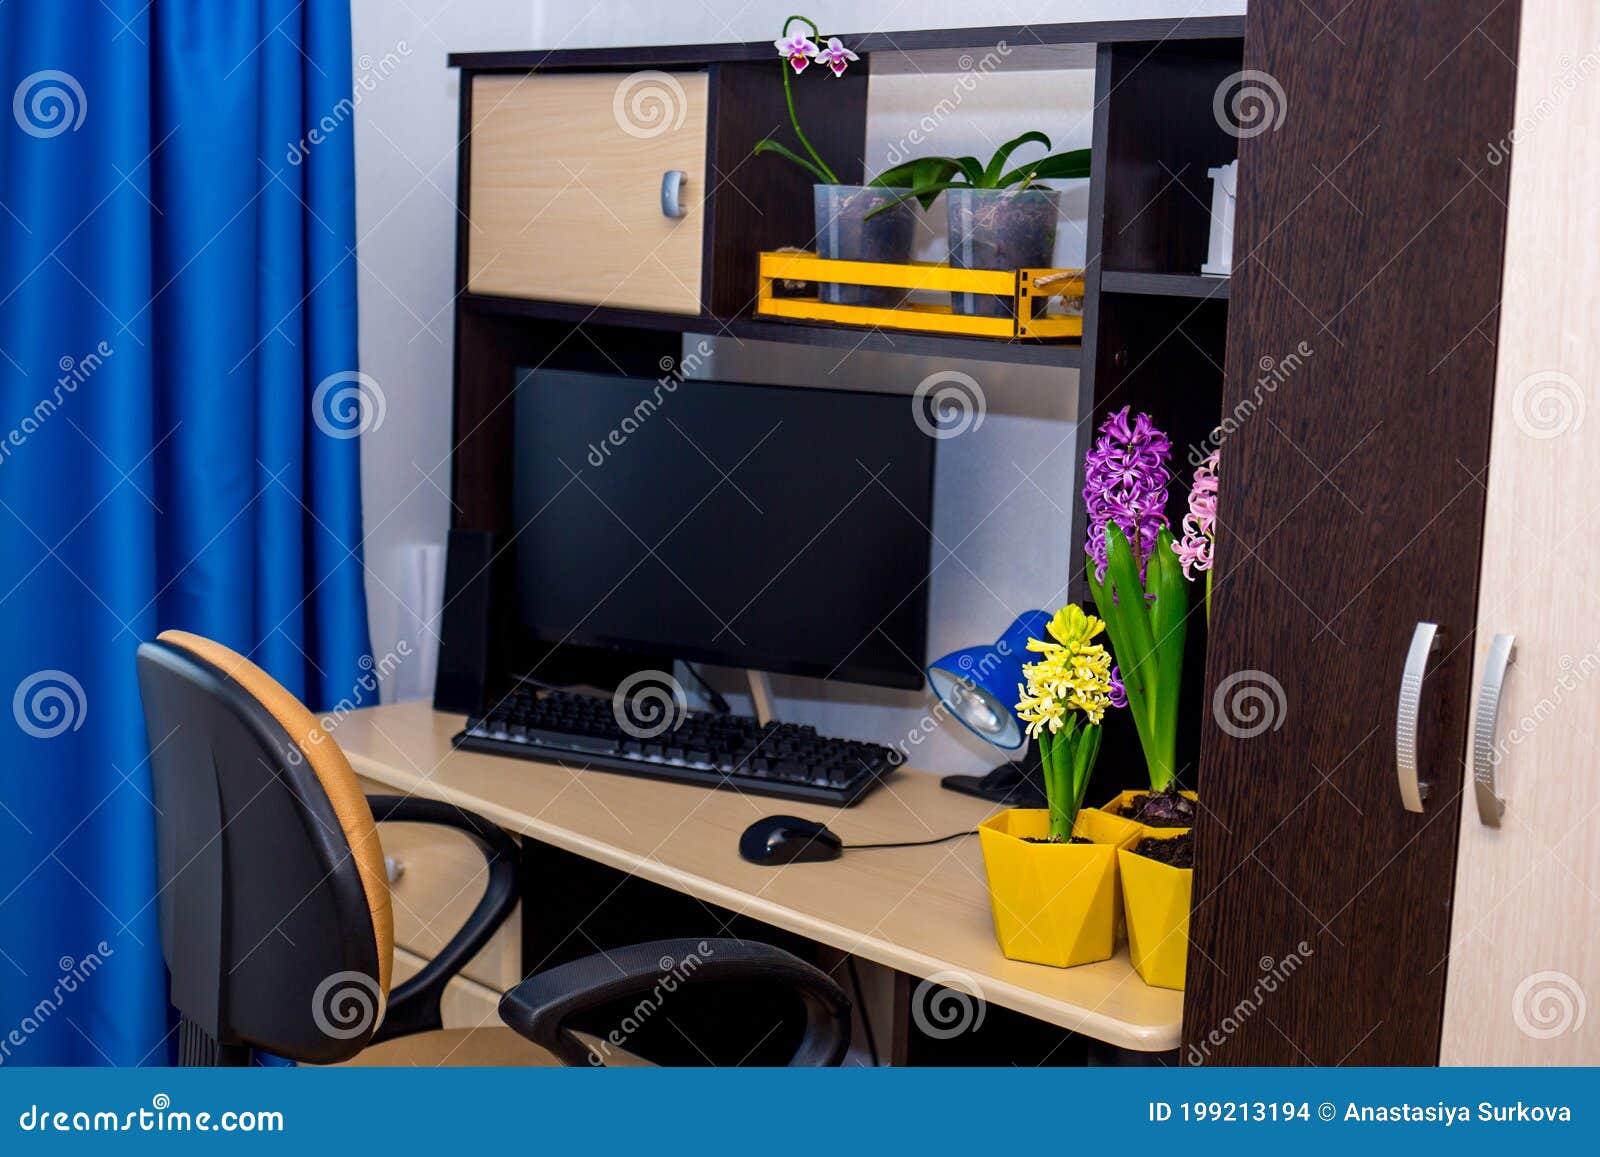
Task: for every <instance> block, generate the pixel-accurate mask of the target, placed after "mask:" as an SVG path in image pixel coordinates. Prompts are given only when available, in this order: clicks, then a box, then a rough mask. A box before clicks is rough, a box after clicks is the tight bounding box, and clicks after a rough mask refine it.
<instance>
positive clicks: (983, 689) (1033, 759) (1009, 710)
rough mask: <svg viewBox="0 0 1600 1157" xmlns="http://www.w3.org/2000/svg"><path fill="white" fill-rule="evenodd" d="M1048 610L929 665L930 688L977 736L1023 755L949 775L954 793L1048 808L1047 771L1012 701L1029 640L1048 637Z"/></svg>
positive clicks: (1024, 616) (946, 784)
mask: <svg viewBox="0 0 1600 1157" xmlns="http://www.w3.org/2000/svg"><path fill="white" fill-rule="evenodd" d="M1049 622H1050V614H1049V612H1047V611H1024V612H1023V613H1022V614H1020V615H1018V616H1017V618H1016V620H1015V621H1013V622H1012V624H1011V625H1010V626H1009V627H1007V628H1006V629H1005V632H1004V633H1003V634H1002V635H1001V636H1000V637H999V638H998V639H996V640H995V641H994V642H993V643H989V644H984V645H982V646H977V647H964V648H962V649H961V650H959V651H951V652H950V653H949V654H948V655H946V656H945V657H944V658H942V659H938V660H935V661H934V662H932V663H929V664H928V686H930V687H931V688H932V689H933V693H934V694H935V695H937V696H938V697H939V702H941V703H943V704H944V706H945V709H946V710H947V711H949V712H950V714H952V715H954V716H955V717H956V718H957V719H959V720H961V722H962V723H963V724H965V725H966V727H967V728H968V730H970V731H971V732H972V733H973V734H974V735H976V736H978V737H979V738H980V739H986V740H988V741H989V742H990V743H992V744H994V745H995V746H996V747H998V748H1001V749H1002V750H1005V751H1015V752H1016V753H1017V754H1016V756H1014V757H1013V758H1012V759H1011V760H1009V761H1008V762H1006V763H1002V764H1001V765H1000V766H998V767H996V768H995V769H994V770H993V771H991V772H989V774H988V775H947V776H945V777H944V779H943V780H942V781H941V782H942V785H943V786H944V787H946V788H948V789H949V790H950V791H958V792H961V793H962V794H963V795H975V796H977V797H978V798H979V799H987V800H992V801H994V802H996V803H1004V804H1010V805H1011V806H1013V807H1044V806H1045V796H1044V772H1043V770H1042V769H1041V768H1040V767H1039V753H1038V748H1037V746H1036V745H1034V744H1031V743H1029V742H1028V739H1027V734H1026V732H1025V731H1024V730H1023V726H1022V722H1021V721H1020V720H1019V719H1018V718H1017V714H1016V711H1015V710H1014V709H1013V707H1012V705H1013V704H1014V703H1016V701H1017V687H1018V685H1019V684H1021V683H1022V682H1023V678H1022V665H1023V664H1024V663H1026V662H1028V661H1029V659H1030V658H1031V656H1030V655H1029V653H1028V640H1029V639H1030V638H1033V639H1042V638H1045V637H1046V636H1045V625H1046V624H1047V623H1049Z"/></svg>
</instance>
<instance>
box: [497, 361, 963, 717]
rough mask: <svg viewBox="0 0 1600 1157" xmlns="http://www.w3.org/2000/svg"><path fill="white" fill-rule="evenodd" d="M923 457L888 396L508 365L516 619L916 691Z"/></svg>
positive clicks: (924, 543)
mask: <svg viewBox="0 0 1600 1157" xmlns="http://www.w3.org/2000/svg"><path fill="white" fill-rule="evenodd" d="M933 451H934V440H933V439H932V438H930V437H929V436H928V435H927V434H925V433H924V432H923V430H922V429H921V428H920V427H919V424H918V422H917V421H916V418H915V410H914V404H913V402H912V401H911V400H910V399H908V398H906V397H904V396H897V395H888V394H860V393H848V392H843V391H837V390H822V389H793V388H787V387H779V386H757V385H739V384H733V383H726V382H702V381H682V382H676V381H672V380H670V379H669V380H667V381H665V382H656V381H653V380H649V379H641V378H623V377H608V376H604V375H598V374H583V373H570V372H565V371H562V372H552V371H544V370H540V371H523V373H522V375H521V378H520V381H519V383H518V387H517V393H516V443H515V465H514V477H515V497H514V501H513V515H514V519H515V521H514V525H513V527H512V529H513V531H514V532H515V534H516V538H515V554H516V564H517V590H518V600H519V603H520V608H521V616H522V622H523V626H524V627H525V628H527V629H528V630H530V631H531V632H532V633H533V634H534V635H535V636H536V637H537V638H540V639H542V640H545V641H548V642H557V643H562V642H572V643H580V644H587V645H598V646H609V647H618V648H623V649H627V650H633V651H640V652H646V653H651V654H658V655H662V656H671V657H677V658H684V659H696V660H703V661H706V662H711V663H720V664H725V665H727V666H735V667H754V668H757V669H761V670H767V671H778V672H787V673H791V674H798V675H813V676H820V677H825V678H835V679H847V680H851V681H854V682H862V683H874V684H879V685H883V686H890V687H907V688H914V687H917V686H920V685H921V682H922V665H923V663H924V661H925V658H926V656H925V654H924V650H925V645H926V637H927V590H928V581H927V580H928V561H929V560H928V556H929V540H930V537H931V531H930V530H929V527H930V526H931V525H932V507H933Z"/></svg>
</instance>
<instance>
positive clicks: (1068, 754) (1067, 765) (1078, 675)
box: [1016, 603, 1128, 842]
mask: <svg viewBox="0 0 1600 1157" xmlns="http://www.w3.org/2000/svg"><path fill="white" fill-rule="evenodd" d="M1104 629H1105V624H1104V623H1103V622H1101V621H1100V620H1099V619H1097V618H1095V617H1094V616H1093V615H1087V614H1085V613H1084V612H1083V608H1081V607H1079V606H1078V605H1077V604H1076V603H1071V604H1068V605H1067V606H1064V607H1062V608H1061V610H1059V611H1057V612H1056V615H1055V617H1054V618H1052V619H1051V620H1050V622H1049V625H1048V626H1047V628H1046V630H1047V632H1048V634H1049V635H1050V638H1049V639H1029V640H1028V650H1030V651H1034V652H1037V653H1038V654H1039V655H1040V656H1041V657H1040V658H1039V659H1038V660H1036V661H1035V662H1032V663H1025V664H1023V667H1022V675H1023V678H1024V679H1026V680H1027V683H1026V685H1024V684H1020V683H1019V684H1018V685H1017V695H1018V697H1019V698H1018V702H1017V707H1016V710H1017V717H1018V718H1019V719H1021V720H1023V722H1025V723H1027V725H1028V736H1029V738H1031V739H1036V740H1038V742H1039V762H1040V764H1041V766H1042V767H1043V768H1044V784H1045V795H1046V797H1047V798H1048V800H1049V803H1050V839H1051V840H1052V841H1054V842H1065V841H1067V840H1069V839H1071V838H1072V827H1073V824H1074V823H1075V822H1076V820H1077V818H1078V811H1079V809H1080V808H1081V807H1082V806H1083V796H1084V792H1085V790H1086V789H1087V788H1088V786H1089V777H1090V775H1091V774H1093V772H1094V763H1095V758H1096V756H1098V755H1099V753H1100V723H1101V720H1102V719H1103V718H1104V717H1105V712H1106V708H1108V707H1125V706H1127V702H1128V701H1127V699H1126V697H1125V695H1124V692H1123V686H1122V681H1121V679H1120V678H1119V677H1118V672H1117V669H1116V668H1115V667H1113V666H1112V665H1111V656H1110V654H1109V653H1107V651H1106V649H1105V647H1104V646H1103V645H1102V644H1100V643H1096V642H1094V641H1093V640H1094V638H1095V637H1096V636H1097V635H1099V634H1100V632H1101V631H1102V630H1104Z"/></svg>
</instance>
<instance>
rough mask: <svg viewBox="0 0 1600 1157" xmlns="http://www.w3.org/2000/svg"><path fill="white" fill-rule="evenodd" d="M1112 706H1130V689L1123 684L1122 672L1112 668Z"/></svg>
mask: <svg viewBox="0 0 1600 1157" xmlns="http://www.w3.org/2000/svg"><path fill="white" fill-rule="evenodd" d="M1110 696H1111V706H1113V707H1126V706H1127V705H1128V689H1127V687H1125V686H1123V683H1122V671H1121V670H1120V669H1119V668H1116V667H1113V668H1111V691H1110Z"/></svg>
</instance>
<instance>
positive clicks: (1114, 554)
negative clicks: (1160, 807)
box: [1083, 406, 1189, 803]
mask: <svg viewBox="0 0 1600 1157" xmlns="http://www.w3.org/2000/svg"><path fill="white" fill-rule="evenodd" d="M1171 457H1172V443H1171V441H1170V440H1169V439H1168V438H1167V436H1166V434H1164V433H1163V432H1162V431H1161V430H1159V429H1158V428H1157V427H1156V425H1155V423H1154V422H1152V421H1151V419H1150V415H1148V414H1140V415H1138V416H1137V417H1136V418H1132V419H1130V418H1129V408H1128V407H1126V406H1124V407H1123V408H1122V409H1121V410H1119V411H1117V412H1116V413H1114V414H1112V415H1110V416H1109V417H1108V418H1107V419H1106V420H1105V422H1104V423H1103V424H1102V425H1101V427H1100V430H1099V436H1098V438H1097V439H1096V441H1095V444H1094V446H1093V447H1092V448H1091V449H1090V451H1089V455H1088V457H1087V459H1086V460H1085V469H1084V477H1085V485H1084V489H1083V500H1084V507H1085V511H1086V514H1087V521H1088V535H1087V542H1086V543H1085V551H1086V554H1087V567H1088V576H1089V589H1090V591H1091V592H1092V593H1093V595H1094V599H1095V606H1096V609H1097V610H1098V611H1099V612H1100V613H1101V614H1102V615H1104V616H1105V622H1106V630H1107V631H1108V632H1109V634H1110V637H1111V645H1112V647H1113V648H1114V649H1115V650H1116V656H1117V660H1118V662H1119V664H1120V673H1121V677H1122V679H1123V681H1124V684H1125V688H1126V690H1125V694H1126V697H1127V701H1128V710H1129V712H1130V713H1131V714H1132V715H1133V722H1134V727H1135V728H1136V729H1137V731H1138V734H1139V745H1140V747H1141V748H1143V750H1144V758H1145V765H1146V769H1147V770H1148V771H1149V773H1150V788H1151V791H1152V793H1155V794H1157V795H1161V794H1165V795H1166V796H1167V797H1169V798H1171V797H1176V789H1175V784H1174V780H1175V778H1176V775H1177V748H1178V692H1179V687H1180V685H1181V682H1182V676H1183V644H1184V634H1185V627H1186V619H1187V616H1188V612H1189V594H1188V589H1187V587H1186V585H1185V583H1184V575H1183V569H1182V564H1181V563H1180V561H1179V556H1178V553H1177V551H1176V550H1175V547H1174V540H1173V536H1172V531H1171V530H1170V529H1169V528H1168V526H1167V516H1166V505H1167V485H1168V483H1169V482H1170V481H1171V479H1172V474H1171V471H1170V470H1169V469H1168V465H1167V463H1168V462H1169V460H1170V459H1171ZM1184 802H1185V803H1187V801H1184Z"/></svg>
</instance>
